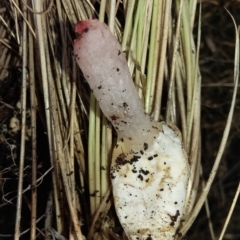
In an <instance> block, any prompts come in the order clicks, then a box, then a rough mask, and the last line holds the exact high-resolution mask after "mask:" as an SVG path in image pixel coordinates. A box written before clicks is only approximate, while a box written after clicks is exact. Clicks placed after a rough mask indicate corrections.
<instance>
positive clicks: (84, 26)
mask: <svg viewBox="0 0 240 240" xmlns="http://www.w3.org/2000/svg"><path fill="white" fill-rule="evenodd" d="M75 30H76V32H77V33H78V34H79V37H78V38H77V39H76V40H75V41H74V54H75V56H76V61H77V63H78V65H79V67H80V68H81V70H82V72H83V75H84V76H85V78H86V80H87V82H88V83H89V85H90V88H91V89H92V91H93V94H94V95H95V97H96V99H97V100H98V103H99V105H100V107H101V109H102V112H103V113H104V115H105V116H106V117H107V119H108V120H109V121H110V122H111V123H112V125H113V126H114V128H115V129H116V131H117V133H118V141H117V144H116V147H115V148H114V150H113V155H112V163H111V168H110V176H111V181H112V190H113V197H114V204H115V209H116V212H117V215H118V218H119V220H120V223H121V225H122V227H123V229H124V231H125V233H126V235H127V236H128V238H129V239H142V240H143V239H148V238H149V236H151V239H153V240H158V239H173V238H174V235H175V234H176V230H177V228H178V227H179V224H180V220H181V218H182V216H183V210H184V204H185V198H186V191H187V183H188V178H189V167H188V161H187V156H186V153H185V150H184V148H183V146H182V141H181V136H180V134H179V132H178V130H177V129H175V128H173V127H169V126H168V125H166V124H165V123H164V122H154V121H152V120H151V119H150V117H149V116H148V115H147V114H145V112H144V109H143V106H142V102H141V100H140V99H139V97H138V93H137V90H136V88H135V86H134V83H133V81H132V78H131V75H130V72H129V69H128V66H127V61H126V59H125V56H124V54H123V53H122V50H121V46H120V44H119V42H118V41H117V39H116V38H115V37H114V35H113V34H112V33H111V31H110V30H109V28H108V27H107V26H106V25H105V24H103V23H101V22H99V21H98V20H87V21H82V22H80V23H78V24H77V25H76V28H75ZM99 86H101V88H99ZM176 202H178V204H176ZM126 216H127V218H126Z"/></svg>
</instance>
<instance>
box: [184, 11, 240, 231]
mask: <svg viewBox="0 0 240 240" xmlns="http://www.w3.org/2000/svg"><path fill="white" fill-rule="evenodd" d="M229 15H230V16H231V18H232V20H233V23H234V26H235V34H236V48H235V60H234V90H233V95H232V102H231V107H230V110H229V114H228V119H227V123H226V127H225V129H224V132H223V136H222V140H221V144H220V147H219V150H218V153H217V156H216V159H215V162H214V165H213V167H212V170H211V173H210V176H209V179H208V181H207V183H206V186H205V187H204V188H203V189H202V192H201V195H200V197H199V199H198V200H197V202H196V205H195V206H194V209H193V211H192V213H191V214H190V215H189V217H188V219H187V220H186V223H185V225H184V226H183V228H182V229H181V233H182V234H185V233H186V232H187V230H188V229H189V228H190V227H191V225H192V224H193V221H194V219H195V218H196V216H197V214H198V213H199V211H200V209H201V207H202V205H203V203H204V201H205V199H206V197H207V194H208V192H209V190H210V187H211V185H212V183H213V180H214V177H215V175H216V172H217V169H218V166H219V163H220V160H221V158H222V155H223V152H224V149H225V146H226V143H227V139H228V135H229V132H230V127H231V124H232V119H233V113H234V108H235V103H236V96H237V89H238V81H239V34H238V30H237V26H236V23H235V21H234V18H233V17H232V15H231V14H230V13H229Z"/></svg>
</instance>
